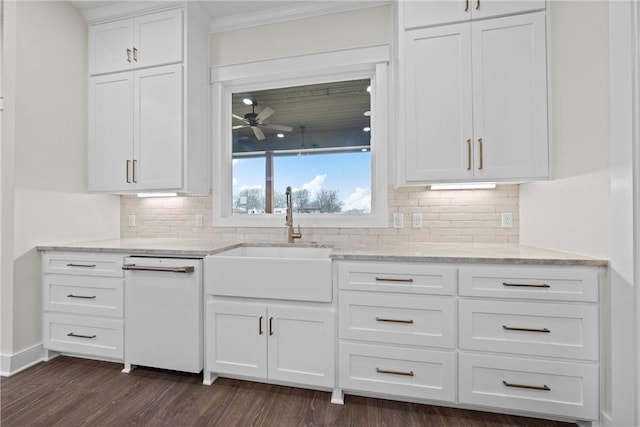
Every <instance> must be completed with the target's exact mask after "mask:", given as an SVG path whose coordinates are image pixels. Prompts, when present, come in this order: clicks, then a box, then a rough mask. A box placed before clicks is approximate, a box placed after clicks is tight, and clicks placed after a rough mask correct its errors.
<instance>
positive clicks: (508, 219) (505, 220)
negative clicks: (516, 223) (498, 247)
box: [502, 212, 513, 228]
mask: <svg viewBox="0 0 640 427" xmlns="http://www.w3.org/2000/svg"><path fill="white" fill-rule="evenodd" d="M511 227H513V214H512V213H511V212H509V213H503V214H502V228H511Z"/></svg>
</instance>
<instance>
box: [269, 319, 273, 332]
mask: <svg viewBox="0 0 640 427" xmlns="http://www.w3.org/2000/svg"><path fill="white" fill-rule="evenodd" d="M269 335H270V336H271V335H273V317H270V318H269Z"/></svg>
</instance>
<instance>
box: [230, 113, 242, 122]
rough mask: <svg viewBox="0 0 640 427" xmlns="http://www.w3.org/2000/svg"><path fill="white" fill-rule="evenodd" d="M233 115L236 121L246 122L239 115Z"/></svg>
mask: <svg viewBox="0 0 640 427" xmlns="http://www.w3.org/2000/svg"><path fill="white" fill-rule="evenodd" d="M231 115H232V116H233V118H234V119H238V120H242V121H244V117H242V116H239V115H237V114H231Z"/></svg>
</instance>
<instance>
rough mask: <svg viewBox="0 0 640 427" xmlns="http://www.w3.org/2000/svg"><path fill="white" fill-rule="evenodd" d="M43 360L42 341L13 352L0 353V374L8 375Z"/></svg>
mask: <svg viewBox="0 0 640 427" xmlns="http://www.w3.org/2000/svg"><path fill="white" fill-rule="evenodd" d="M43 360H44V349H43V348H42V343H40V344H36V345H34V346H33V347H29V348H25V349H24V350H20V351H19V352H17V353H14V354H0V376H3V377H10V376H11V375H14V374H17V373H18V372H20V371H23V370H25V369H27V368H29V367H31V366H33V365H35V364H36V363H39V362H42V361H43Z"/></svg>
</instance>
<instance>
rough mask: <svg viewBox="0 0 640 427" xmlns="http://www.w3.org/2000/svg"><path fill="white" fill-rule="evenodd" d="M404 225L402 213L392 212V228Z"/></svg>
mask: <svg viewBox="0 0 640 427" xmlns="http://www.w3.org/2000/svg"><path fill="white" fill-rule="evenodd" d="M402 227H404V215H403V214H401V213H394V214H393V228H402Z"/></svg>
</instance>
